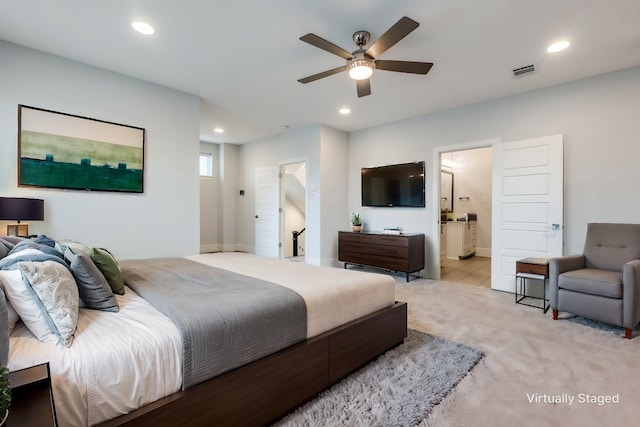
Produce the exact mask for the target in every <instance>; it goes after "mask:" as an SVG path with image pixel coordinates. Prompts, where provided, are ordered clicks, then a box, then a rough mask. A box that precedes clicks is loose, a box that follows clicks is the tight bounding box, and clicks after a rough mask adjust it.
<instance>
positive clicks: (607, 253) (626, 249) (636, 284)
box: [549, 223, 640, 338]
mask: <svg viewBox="0 0 640 427" xmlns="http://www.w3.org/2000/svg"><path fill="white" fill-rule="evenodd" d="M549 290H550V292H549V293H550V295H549V300H550V305H551V309H552V312H553V319H554V320H557V319H558V311H565V312H569V313H573V314H577V315H579V316H583V317H587V318H589V319H594V320H599V321H601V322H605V323H610V324H613V325H616V326H621V327H623V328H624V334H625V337H626V338H631V337H632V336H633V335H632V334H633V330H634V329H635V327H636V325H637V324H638V322H640V224H606V223H592V224H588V226H587V239H586V241H585V244H584V254H583V255H573V256H563V257H559V258H552V259H551V260H550V261H549Z"/></svg>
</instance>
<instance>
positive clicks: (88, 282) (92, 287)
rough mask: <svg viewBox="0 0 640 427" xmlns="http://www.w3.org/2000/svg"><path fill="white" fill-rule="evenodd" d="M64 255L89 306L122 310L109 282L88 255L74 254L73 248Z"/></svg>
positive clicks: (106, 309)
mask: <svg viewBox="0 0 640 427" xmlns="http://www.w3.org/2000/svg"><path fill="white" fill-rule="evenodd" d="M64 257H65V258H66V259H67V261H69V263H70V264H71V273H73V277H74V278H75V279H76V284H77V285H78V293H79V294H80V299H82V301H83V302H84V303H85V305H86V307H87V308H92V309H94V310H102V311H112V312H118V311H119V310H120V307H119V306H118V301H116V297H115V296H114V295H113V292H112V291H111V286H109V282H107V279H105V277H104V274H102V272H101V271H100V269H99V268H98V267H96V265H95V264H94V263H93V261H92V260H91V258H90V257H89V256H88V255H85V254H74V253H73V251H72V250H71V248H67V251H66V252H65V253H64Z"/></svg>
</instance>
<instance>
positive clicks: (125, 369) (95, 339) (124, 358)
mask: <svg viewBox="0 0 640 427" xmlns="http://www.w3.org/2000/svg"><path fill="white" fill-rule="evenodd" d="M116 298H117V300H118V304H119V305H120V311H119V312H118V313H110V312H104V311H97V310H89V309H80V314H79V316H78V328H77V330H76V333H75V339H74V341H73V344H72V345H71V347H69V348H64V347H61V346H58V345H54V344H47V343H42V342H40V341H38V340H37V339H36V338H35V337H34V336H33V335H32V334H31V332H30V331H29V330H28V329H27V328H26V326H24V324H23V323H22V322H19V323H18V324H16V327H15V329H14V331H13V333H12V334H11V338H10V343H9V363H8V367H9V370H11V371H14V370H18V369H23V368H28V367H30V366H33V365H37V364H40V363H46V362H49V366H50V369H51V377H52V386H53V395H54V402H55V405H56V415H57V418H58V423H59V425H60V426H61V427H66V426H87V425H93V424H97V423H99V422H101V421H104V420H107V419H110V418H114V417H116V416H118V415H121V414H125V413H127V412H129V411H131V410H133V409H135V408H139V407H140V406H142V405H145V404H147V403H151V402H153V401H155V400H158V399H160V398H162V397H164V396H167V395H169V394H172V393H175V392H176V391H178V390H180V387H181V385H182V339H181V337H180V333H179V331H178V329H177V328H176V326H175V325H174V324H173V323H172V322H171V320H169V318H168V317H166V316H165V315H164V314H162V313H160V312H159V311H157V310H156V309H155V308H153V307H152V306H151V305H150V304H149V303H147V302H146V301H145V300H144V299H142V298H141V297H140V296H139V295H138V294H136V293H135V292H133V291H132V290H131V289H129V288H126V291H125V294H124V295H116Z"/></svg>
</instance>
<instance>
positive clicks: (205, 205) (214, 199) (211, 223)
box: [200, 141, 222, 252]
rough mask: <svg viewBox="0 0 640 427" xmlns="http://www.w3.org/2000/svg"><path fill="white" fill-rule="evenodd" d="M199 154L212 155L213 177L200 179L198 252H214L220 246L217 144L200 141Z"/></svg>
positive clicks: (218, 154) (218, 157)
mask: <svg viewBox="0 0 640 427" xmlns="http://www.w3.org/2000/svg"><path fill="white" fill-rule="evenodd" d="M200 153H207V154H211V155H212V162H213V176H210V177H209V176H201V177H200V252H216V251H219V250H220V248H221V246H220V233H219V231H220V211H221V201H222V200H221V198H220V179H219V176H220V161H219V159H220V153H219V150H218V144H213V143H210V142H204V141H200Z"/></svg>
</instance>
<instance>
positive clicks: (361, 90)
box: [356, 79, 371, 98]
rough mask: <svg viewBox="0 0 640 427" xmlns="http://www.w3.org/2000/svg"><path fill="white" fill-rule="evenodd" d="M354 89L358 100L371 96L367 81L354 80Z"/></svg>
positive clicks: (369, 84) (369, 85)
mask: <svg viewBox="0 0 640 427" xmlns="http://www.w3.org/2000/svg"><path fill="white" fill-rule="evenodd" d="M356 87H357V88H358V98H362V97H363V96H367V95H371V83H370V82H369V79H363V80H356Z"/></svg>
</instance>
